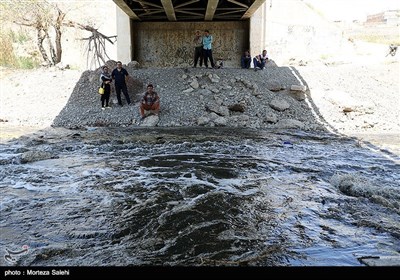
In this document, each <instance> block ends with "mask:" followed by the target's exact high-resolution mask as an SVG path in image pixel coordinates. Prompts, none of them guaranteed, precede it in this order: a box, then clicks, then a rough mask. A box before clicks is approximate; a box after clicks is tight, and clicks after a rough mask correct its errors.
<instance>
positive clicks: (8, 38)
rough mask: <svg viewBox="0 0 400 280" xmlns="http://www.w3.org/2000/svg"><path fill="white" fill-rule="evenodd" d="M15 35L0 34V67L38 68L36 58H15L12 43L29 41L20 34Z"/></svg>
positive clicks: (11, 32) (9, 33)
mask: <svg viewBox="0 0 400 280" xmlns="http://www.w3.org/2000/svg"><path fill="white" fill-rule="evenodd" d="M18 34H20V35H18ZM18 34H17V35H16V34H15V32H13V31H10V32H8V33H5V32H1V33H0V65H1V66H5V67H11V68H19V69H33V68H36V67H38V66H39V61H38V59H37V56H36V57H34V56H32V57H29V56H16V55H15V53H14V48H13V42H16V43H23V42H24V40H29V37H24V36H25V35H26V34H25V35H24V34H23V33H22V32H20V33H18Z"/></svg>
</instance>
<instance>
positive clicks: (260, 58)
mask: <svg viewBox="0 0 400 280" xmlns="http://www.w3.org/2000/svg"><path fill="white" fill-rule="evenodd" d="M267 61H268V54H267V50H263V51H262V54H259V55H257V56H256V57H255V58H253V64H254V71H257V69H261V70H264V68H265V64H266V63H267Z"/></svg>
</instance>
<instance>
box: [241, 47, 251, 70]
mask: <svg viewBox="0 0 400 280" xmlns="http://www.w3.org/2000/svg"><path fill="white" fill-rule="evenodd" d="M240 63H241V65H242V69H249V68H250V64H251V55H250V51H249V50H246V51H244V53H243V55H242V59H241V61H240Z"/></svg>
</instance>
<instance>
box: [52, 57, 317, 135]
mask: <svg viewBox="0 0 400 280" xmlns="http://www.w3.org/2000/svg"><path fill="white" fill-rule="evenodd" d="M107 64H108V66H109V67H110V68H114V67H115V62H114V61H109V62H108V63H107ZM126 69H127V70H128V72H129V74H130V77H129V79H128V83H127V84H128V91H129V95H130V98H131V100H132V101H133V102H132V104H131V105H129V106H128V105H127V104H126V102H125V100H124V98H123V103H124V106H123V107H120V106H118V104H117V98H116V94H115V90H114V88H112V93H111V103H112V108H111V109H106V110H102V109H101V105H100V97H99V95H98V94H97V93H96V92H97V88H98V86H99V74H100V69H97V70H96V71H85V72H83V74H82V76H81V77H80V79H79V81H78V82H77V84H76V86H75V88H74V90H73V92H72V94H71V96H70V98H69V100H68V102H67V104H66V106H65V107H64V108H63V109H62V110H61V112H60V113H59V115H58V116H57V117H56V118H55V120H54V122H53V125H54V126H62V127H67V128H79V127H85V126H129V125H141V126H165V127H168V126H207V127H213V126H227V127H251V128H266V127H271V128H301V129H305V130H315V129H323V126H321V125H320V124H318V122H317V121H316V119H315V116H314V115H313V114H312V112H311V110H310V107H309V106H308V105H307V104H306V102H305V101H304V100H305V98H306V96H307V94H308V92H307V91H301V87H300V88H293V87H292V86H293V85H297V86H301V82H300V80H301V78H300V79H298V78H297V77H298V75H296V74H295V72H294V71H292V70H293V69H292V68H289V67H278V66H276V65H275V64H274V63H273V62H272V61H271V62H270V63H269V65H268V67H267V68H266V69H265V70H263V71H254V70H253V69H249V70H247V69H205V68H168V69H141V68H139V67H138V64H137V63H136V62H131V63H129V64H128V65H127V66H126ZM296 76H297V77H296ZM148 83H152V84H153V85H154V86H155V90H156V91H157V92H158V94H159V95H160V98H161V113H160V115H159V117H157V116H149V117H147V118H146V119H145V120H144V121H143V122H141V123H140V122H139V110H138V108H139V101H140V98H141V96H142V94H143V93H144V91H145V89H146V85H147V84H148ZM293 89H296V90H293Z"/></svg>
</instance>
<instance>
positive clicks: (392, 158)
mask: <svg viewBox="0 0 400 280" xmlns="http://www.w3.org/2000/svg"><path fill="white" fill-rule="evenodd" d="M32 151H33V152H36V158H35V157H34V156H33V158H32V157H31V158H30V159H29V158H28V159H27V156H26V155H27V154H29V153H32ZM37 154H39V155H41V156H37ZM43 155H44V156H43ZM399 162H400V161H399V158H398V157H397V156H396V155H393V154H390V153H388V152H386V153H385V151H383V152H377V151H372V150H371V149H368V148H367V147H365V146H364V145H362V144H360V143H359V142H358V141H356V140H353V139H349V138H344V137H340V136H337V135H333V134H328V133H305V132H300V131H290V132H288V131H270V130H264V131H260V130H259V131H255V130H248V129H220V128H218V129H215V128H214V129H205V128H204V129H200V128H196V129H190V128H168V129H166V128H164V129H162V128H159V129H138V128H89V129H87V130H63V131H62V132H60V131H57V130H54V131H47V132H46V131H44V132H41V133H36V134H32V135H30V136H24V137H21V138H19V139H17V140H13V141H9V142H7V143H4V144H1V145H0V178H1V180H0V193H1V209H0V217H1V221H0V230H1V240H0V247H1V254H4V257H3V256H1V263H0V264H1V265H34V266H35V265H41V266H42V265H44V266H47V265H73V266H75V265H78V266H80V265H85V266H86V265H87V266H103V265H112V266H114V265H117V266H120V265H124V266H125V265H190V266H192V265H194V266H198V265H200V266H219V265H223V266H231V265H232V266H237V265H241V266H242V265H248V266H272V265H274V266H275V265H278V266H281V265H282V266H294V265H295V266H297V265H301V266H303V265H317V266H318V265H333V266H343V265H344V266H358V265H362V264H361V263H360V261H359V260H358V258H361V257H365V256H399V255H400V218H399V213H400V206H399V202H400V187H399V185H400V184H399V182H400V172H399V171H400V164H399ZM21 248H25V249H26V248H28V249H27V250H25V251H24V253H20V254H17V253H15V252H17V251H21ZM7 250H8V251H7ZM10 251H11V254H10V253H9V252H10ZM12 252H14V253H15V254H14V255H12ZM7 254H8V255H9V256H10V255H12V256H11V257H12V258H10V257H9V258H6V257H5V256H6V255H7Z"/></svg>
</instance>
